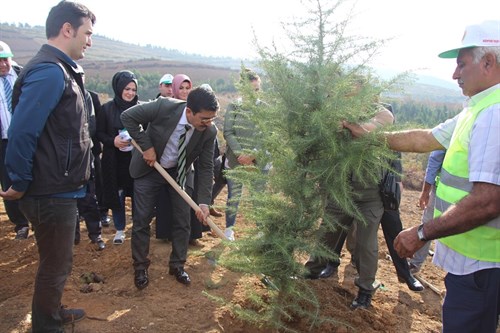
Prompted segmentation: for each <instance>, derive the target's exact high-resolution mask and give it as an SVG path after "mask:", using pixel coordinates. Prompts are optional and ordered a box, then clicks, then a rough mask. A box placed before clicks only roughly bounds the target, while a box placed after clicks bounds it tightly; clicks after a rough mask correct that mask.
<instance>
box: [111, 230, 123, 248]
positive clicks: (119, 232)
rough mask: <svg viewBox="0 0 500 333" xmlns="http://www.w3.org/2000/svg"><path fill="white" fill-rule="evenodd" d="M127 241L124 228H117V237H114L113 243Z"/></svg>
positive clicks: (118, 243) (119, 243) (117, 243)
mask: <svg viewBox="0 0 500 333" xmlns="http://www.w3.org/2000/svg"><path fill="white" fill-rule="evenodd" d="M123 242H125V231H124V230H117V231H116V235H115V238H114V239H113V244H115V245H121V244H123Z"/></svg>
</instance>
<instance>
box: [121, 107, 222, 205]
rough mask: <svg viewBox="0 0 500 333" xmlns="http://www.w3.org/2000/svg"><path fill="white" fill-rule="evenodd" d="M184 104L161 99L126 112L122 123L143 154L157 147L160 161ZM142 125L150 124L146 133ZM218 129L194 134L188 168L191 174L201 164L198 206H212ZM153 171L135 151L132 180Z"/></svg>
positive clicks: (187, 157) (132, 162) (123, 114)
mask: <svg viewBox="0 0 500 333" xmlns="http://www.w3.org/2000/svg"><path fill="white" fill-rule="evenodd" d="M185 107H186V102H185V101H180V100H176V99H170V98H158V99H156V100H154V101H152V102H149V103H143V104H138V105H136V106H133V107H131V108H130V109H127V110H125V111H124V112H123V113H122V114H121V120H122V123H123V125H124V126H125V128H126V129H127V131H128V132H129V134H130V136H131V137H132V138H133V139H134V140H135V141H136V142H137V144H138V145H139V146H140V147H141V149H142V150H143V151H145V150H147V149H149V148H151V147H154V149H155V152H156V158H157V160H158V161H159V160H160V157H161V155H162V154H163V151H164V150H165V146H166V145H167V142H168V139H169V138H170V136H171V135H172V133H173V131H174V129H175V127H176V126H177V124H178V122H179V119H180V118H181V116H182V113H183V111H184V108H185ZM140 124H148V126H147V129H146V131H144V129H143V128H142V126H141V125H140ZM216 134H217V127H216V126H215V125H212V126H211V127H209V128H207V129H206V130H205V131H203V132H200V131H197V130H195V131H194V133H193V136H192V137H191V139H190V140H189V144H188V146H187V156H186V168H187V170H188V172H189V171H190V170H191V164H192V163H193V162H194V160H195V159H196V158H199V163H198V170H197V171H198V177H199V179H198V203H199V204H210V201H211V197H212V182H213V153H214V142H215V136H216ZM153 170H154V169H153V168H151V167H150V166H148V165H147V164H146V162H144V160H143V159H142V154H141V153H140V152H139V151H137V149H134V150H133V151H132V160H131V162H130V175H131V176H132V178H139V177H142V176H144V175H146V174H148V173H149V172H152V171H153Z"/></svg>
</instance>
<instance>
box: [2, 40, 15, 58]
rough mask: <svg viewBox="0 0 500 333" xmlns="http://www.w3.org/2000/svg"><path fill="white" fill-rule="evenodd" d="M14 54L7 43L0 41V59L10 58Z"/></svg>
mask: <svg viewBox="0 0 500 333" xmlns="http://www.w3.org/2000/svg"><path fill="white" fill-rule="evenodd" d="M13 56H14V54H13V53H12V51H11V50H10V47H9V45H7V43H5V42H2V41H1V40H0V58H12V57H13Z"/></svg>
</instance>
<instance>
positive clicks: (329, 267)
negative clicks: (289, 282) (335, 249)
mask: <svg viewBox="0 0 500 333" xmlns="http://www.w3.org/2000/svg"><path fill="white" fill-rule="evenodd" d="M336 272H337V266H336V265H333V264H331V263H328V264H326V266H325V268H323V269H322V270H321V272H319V273H314V272H310V273H309V274H306V275H305V276H304V278H306V279H310V280H316V279H327V278H329V277H331V276H332V275H333V274H335V273H336Z"/></svg>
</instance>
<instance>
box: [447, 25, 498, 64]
mask: <svg viewBox="0 0 500 333" xmlns="http://www.w3.org/2000/svg"><path fill="white" fill-rule="evenodd" d="M478 46H486V47H490V46H500V21H495V20H492V21H484V22H483V23H481V24H474V25H469V26H467V27H466V28H465V32H464V36H463V37H462V46H460V47H458V48H455V49H452V50H448V51H445V52H441V53H440V54H439V57H440V58H456V57H458V52H459V51H460V50H461V49H466V48H470V47H478Z"/></svg>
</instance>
